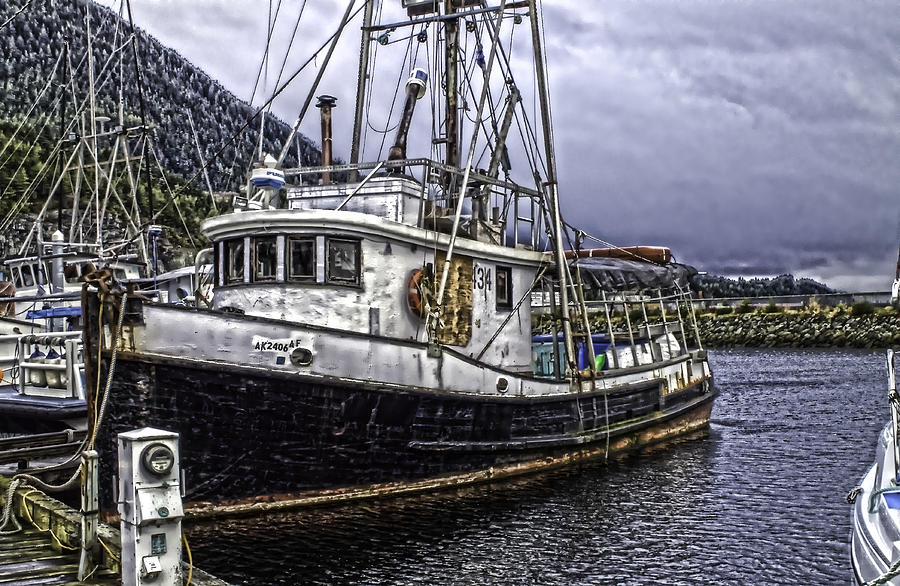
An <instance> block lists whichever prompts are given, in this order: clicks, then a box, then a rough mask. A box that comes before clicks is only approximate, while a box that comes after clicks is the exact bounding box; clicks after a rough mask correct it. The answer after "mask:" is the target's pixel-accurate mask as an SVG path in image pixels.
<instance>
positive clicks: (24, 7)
mask: <svg viewBox="0 0 900 586" xmlns="http://www.w3.org/2000/svg"><path fill="white" fill-rule="evenodd" d="M31 2H32V0H28V2H26V3H25V4H23V5H22V7H21V8H19V9H18V10H16V12H15V13H14V14H13V15H12V16H10V17H9V18H7V19H6V22H4V23H3V24H0V31H2V30H3V29H5V28H6V27H7V25H9V23H11V22H12V21H13V20H15V19H16V17H17V16H19V15H20V14H22V13H23V12H25V9H26V8H28V7H29V6H31Z"/></svg>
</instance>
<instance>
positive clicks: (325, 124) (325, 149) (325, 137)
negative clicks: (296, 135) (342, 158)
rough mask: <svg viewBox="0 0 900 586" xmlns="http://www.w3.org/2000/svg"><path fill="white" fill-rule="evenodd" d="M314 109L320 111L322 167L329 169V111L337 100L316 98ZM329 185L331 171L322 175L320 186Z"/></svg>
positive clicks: (330, 158) (327, 96)
mask: <svg viewBox="0 0 900 586" xmlns="http://www.w3.org/2000/svg"><path fill="white" fill-rule="evenodd" d="M318 100H319V101H318V102H317V103H316V108H319V109H320V110H321V111H322V166H323V167H330V166H331V164H332V157H331V142H332V141H331V109H332V108H334V105H335V104H337V98H335V97H334V96H329V95H326V94H323V95H321V96H318ZM329 183H331V171H324V172H323V173H322V184H323V185H327V184H329Z"/></svg>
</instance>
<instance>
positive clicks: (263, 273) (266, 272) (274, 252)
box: [253, 236, 278, 281]
mask: <svg viewBox="0 0 900 586" xmlns="http://www.w3.org/2000/svg"><path fill="white" fill-rule="evenodd" d="M276 266H278V246H276V242H275V237H274V236H272V237H270V238H255V239H254V240H253V280H254V281H272V280H274V279H275V267H276Z"/></svg>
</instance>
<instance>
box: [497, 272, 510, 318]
mask: <svg viewBox="0 0 900 586" xmlns="http://www.w3.org/2000/svg"><path fill="white" fill-rule="evenodd" d="M495 274H496V275H497V276H496V279H497V282H496V285H497V287H496V288H495V291H497V309H511V308H512V269H510V268H509V267H497V270H496V271H495Z"/></svg>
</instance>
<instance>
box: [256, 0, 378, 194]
mask: <svg viewBox="0 0 900 586" xmlns="http://www.w3.org/2000/svg"><path fill="white" fill-rule="evenodd" d="M354 3H355V0H350V2H349V3H348V4H347V10H346V11H345V12H344V15H343V16H342V17H341V24H340V26H339V27H338V35H337V36H335V37H334V40H333V41H332V42H331V44H330V45H329V47H328V52H327V53H325V59H324V60H323V61H322V66H321V67H319V71H318V73H316V77H315V79H314V80H313V83H312V86H311V87H310V88H309V92H308V93H307V94H306V100H305V101H304V102H303V106H302V107H301V108H300V113H299V114H298V115H297V120H296V121H295V122H294V125H293V126H292V127H291V132H290V134H288V137H287V140H285V142H284V145H283V146H282V147H281V151H280V152H279V153H278V159H277V160H276V161H275V166H276V167H280V166H281V164H282V163H283V162H284V158H285V157H286V156H287V153H288V149H290V148H291V139H292V138H293V137H294V135H295V134H297V131H299V130H300V124H301V122H303V118H304V117H305V116H306V112H307V110H308V109H309V105H310V104H311V103H312V99H313V96H314V95H315V94H316V91H317V90H318V88H319V82H321V81H322V77H323V76H324V75H325V71H327V69H328V64H329V63H331V56H332V55H334V50H335V48H337V44H338V41H339V40H340V38H341V36H340V33H341V32H343V30H344V28H345V27H346V26H347V22H348V21H349V20H350V11H351V9H352V8H353V4H354ZM363 6H365V3H364V4H363ZM248 187H249V185H248ZM248 194H249V191H248Z"/></svg>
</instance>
